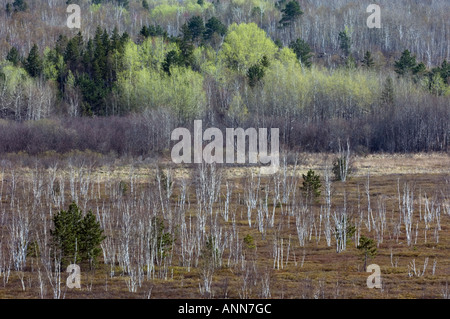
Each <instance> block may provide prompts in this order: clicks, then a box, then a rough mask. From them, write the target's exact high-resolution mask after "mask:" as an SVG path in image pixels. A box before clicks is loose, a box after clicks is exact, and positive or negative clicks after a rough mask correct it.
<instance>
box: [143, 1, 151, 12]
mask: <svg viewBox="0 0 450 319" xmlns="http://www.w3.org/2000/svg"><path fill="white" fill-rule="evenodd" d="M142 7H144V9H145V10H150V7H149V6H148V1H147V0H142Z"/></svg>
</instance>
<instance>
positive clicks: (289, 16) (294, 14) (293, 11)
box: [279, 0, 303, 27]
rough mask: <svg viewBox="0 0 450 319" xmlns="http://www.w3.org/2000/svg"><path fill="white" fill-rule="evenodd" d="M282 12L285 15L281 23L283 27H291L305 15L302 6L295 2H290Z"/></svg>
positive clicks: (293, 0)
mask: <svg viewBox="0 0 450 319" xmlns="http://www.w3.org/2000/svg"><path fill="white" fill-rule="evenodd" d="M281 12H282V13H283V15H282V17H281V20H280V22H279V23H280V24H281V25H282V26H283V27H286V26H288V25H290V24H291V23H292V22H294V21H295V20H297V19H298V18H299V17H300V16H301V15H302V14H303V11H302V9H301V8H300V5H299V4H298V2H297V1H295V0H292V1H290V2H288V3H287V4H286V7H285V8H284V9H283V10H281Z"/></svg>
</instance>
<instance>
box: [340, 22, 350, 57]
mask: <svg viewBox="0 0 450 319" xmlns="http://www.w3.org/2000/svg"><path fill="white" fill-rule="evenodd" d="M338 38H339V47H340V48H341V50H342V52H343V53H344V55H345V56H349V54H350V49H351V38H350V34H349V32H348V30H347V28H346V29H345V30H344V31H341V32H339V37H338Z"/></svg>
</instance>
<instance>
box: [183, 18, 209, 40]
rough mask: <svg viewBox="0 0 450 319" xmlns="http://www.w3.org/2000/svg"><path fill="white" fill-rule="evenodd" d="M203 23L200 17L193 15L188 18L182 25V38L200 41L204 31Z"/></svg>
mask: <svg viewBox="0 0 450 319" xmlns="http://www.w3.org/2000/svg"><path fill="white" fill-rule="evenodd" d="M205 30H206V29H205V24H204V22H203V19H202V17H200V16H194V17H192V18H190V19H189V21H187V22H186V23H185V24H184V25H183V26H182V27H181V31H182V32H183V39H184V40H185V41H197V40H198V41H200V40H201V39H202V38H203V34H204V32H205Z"/></svg>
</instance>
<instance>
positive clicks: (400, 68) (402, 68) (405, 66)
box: [394, 50, 417, 75]
mask: <svg viewBox="0 0 450 319" xmlns="http://www.w3.org/2000/svg"><path fill="white" fill-rule="evenodd" d="M394 65H395V72H397V73H398V74H399V75H406V74H408V73H413V72H414V70H416V68H417V62H416V57H415V56H414V55H411V52H409V50H405V51H403V53H402V56H401V57H400V59H399V60H398V61H395V63H394Z"/></svg>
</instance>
